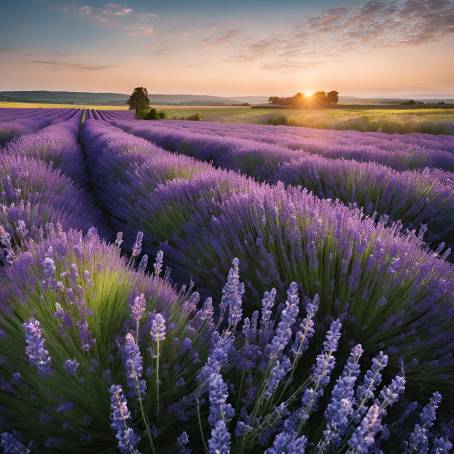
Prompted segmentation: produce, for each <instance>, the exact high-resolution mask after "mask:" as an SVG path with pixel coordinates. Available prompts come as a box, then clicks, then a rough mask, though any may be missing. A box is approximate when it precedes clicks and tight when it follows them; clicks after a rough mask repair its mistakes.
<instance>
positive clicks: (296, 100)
mask: <svg viewBox="0 0 454 454" xmlns="http://www.w3.org/2000/svg"><path fill="white" fill-rule="evenodd" d="M305 100H306V98H305V96H304V94H303V93H297V94H296V95H295V96H293V97H292V107H295V108H296V109H300V108H302V107H303V106H304V102H305Z"/></svg>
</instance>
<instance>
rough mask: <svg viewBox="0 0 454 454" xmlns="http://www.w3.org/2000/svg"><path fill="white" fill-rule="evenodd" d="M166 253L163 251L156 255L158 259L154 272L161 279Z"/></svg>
mask: <svg viewBox="0 0 454 454" xmlns="http://www.w3.org/2000/svg"><path fill="white" fill-rule="evenodd" d="M163 258H164V253H163V252H162V251H158V252H157V254H156V258H155V261H154V264H153V271H154V275H155V276H156V277H159V276H160V275H161V272H162V263H163Z"/></svg>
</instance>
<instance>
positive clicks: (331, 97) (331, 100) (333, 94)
mask: <svg viewBox="0 0 454 454" xmlns="http://www.w3.org/2000/svg"><path fill="white" fill-rule="evenodd" d="M326 98H327V100H328V104H337V103H338V102H339V92H338V91H336V90H332V91H330V92H329V93H328V94H327V95H326Z"/></svg>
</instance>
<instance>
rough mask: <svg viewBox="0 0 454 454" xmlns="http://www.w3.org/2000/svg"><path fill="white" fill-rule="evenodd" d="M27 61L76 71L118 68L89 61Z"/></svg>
mask: <svg viewBox="0 0 454 454" xmlns="http://www.w3.org/2000/svg"><path fill="white" fill-rule="evenodd" d="M27 63H30V64H33V65H44V66H51V67H53V68H54V69H57V70H58V69H62V70H65V69H68V70H75V71H104V70H106V69H111V68H116V67H117V65H92V64H89V63H70V62H63V61H59V60H31V61H28V62H27Z"/></svg>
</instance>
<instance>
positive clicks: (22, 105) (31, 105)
mask: <svg viewBox="0 0 454 454" xmlns="http://www.w3.org/2000/svg"><path fill="white" fill-rule="evenodd" d="M5 107H6V108H12V109H39V108H43V109H96V110H128V106H96V105H87V104H51V103H41V102H36V103H35V102H7V101H0V108H5Z"/></svg>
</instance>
